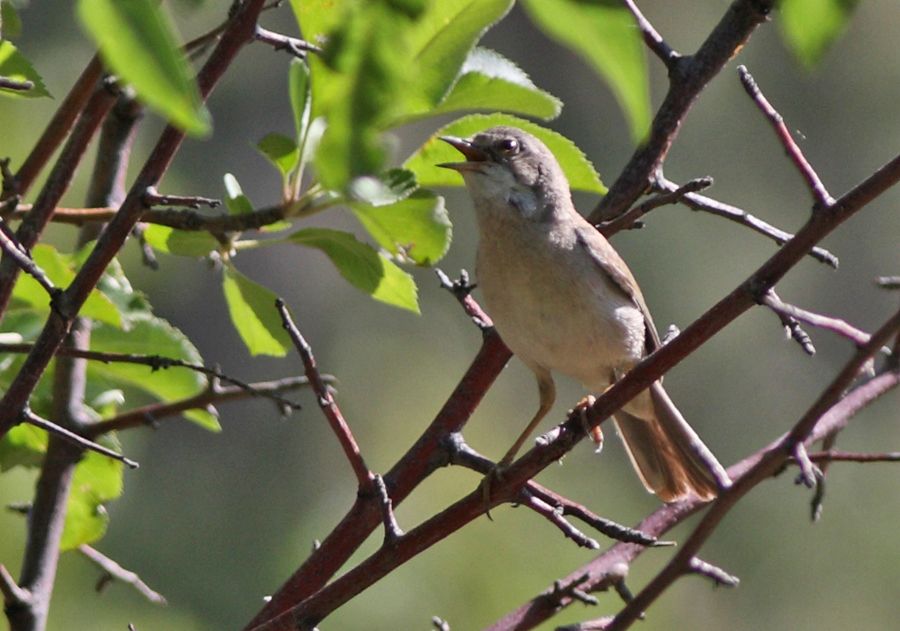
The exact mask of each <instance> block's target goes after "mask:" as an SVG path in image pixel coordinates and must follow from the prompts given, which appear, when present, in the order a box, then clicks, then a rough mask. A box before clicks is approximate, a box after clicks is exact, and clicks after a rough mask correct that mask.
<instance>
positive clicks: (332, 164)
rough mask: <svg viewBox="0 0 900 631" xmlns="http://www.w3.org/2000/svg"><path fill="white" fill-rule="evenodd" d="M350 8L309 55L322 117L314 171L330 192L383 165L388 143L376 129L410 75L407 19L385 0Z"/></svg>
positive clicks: (316, 110)
mask: <svg viewBox="0 0 900 631" xmlns="http://www.w3.org/2000/svg"><path fill="white" fill-rule="evenodd" d="M351 9H352V10H350V11H348V12H347V14H346V15H345V17H344V18H343V20H342V23H341V26H340V29H339V30H338V31H336V32H334V33H332V34H331V36H330V39H329V42H328V45H327V46H326V48H325V51H324V53H323V54H322V55H316V56H314V57H313V58H312V59H310V65H311V73H312V98H313V102H312V107H313V115H314V116H320V115H324V116H325V117H326V119H327V127H326V129H325V132H324V134H323V136H322V140H321V142H320V143H319V147H318V150H317V152H316V158H315V166H316V173H317V175H318V179H319V181H320V182H321V183H322V184H323V185H324V186H325V187H326V188H329V189H332V190H335V191H342V190H344V188H345V186H346V185H347V184H348V183H349V182H350V180H351V179H353V178H354V177H357V176H360V175H371V174H373V173H378V172H379V171H381V170H382V167H383V165H384V163H385V161H386V159H387V148H386V146H385V143H384V141H383V140H382V138H381V133H380V132H381V128H382V127H383V125H384V124H385V123H386V121H388V120H389V119H390V118H392V117H393V116H394V115H396V114H397V113H399V112H401V111H402V110H403V108H404V99H405V98H406V97H407V95H408V94H409V89H408V86H410V85H412V84H413V81H414V79H415V77H414V73H413V72H411V69H410V66H409V59H408V55H407V47H406V45H405V43H406V35H407V32H408V30H409V29H408V23H409V20H408V18H406V17H405V16H404V15H403V14H401V13H398V12H396V11H394V10H393V9H392V8H391V7H390V6H389V4H388V3H387V2H385V1H384V0H382V1H372V2H367V3H364V4H360V5H351Z"/></svg>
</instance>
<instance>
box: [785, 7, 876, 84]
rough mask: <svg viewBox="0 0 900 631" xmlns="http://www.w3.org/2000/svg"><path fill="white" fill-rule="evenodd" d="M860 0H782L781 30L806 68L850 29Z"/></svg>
mask: <svg viewBox="0 0 900 631" xmlns="http://www.w3.org/2000/svg"><path fill="white" fill-rule="evenodd" d="M857 4H859V2H858V0H782V2H781V4H780V5H779V9H780V10H781V20H780V24H781V33H782V37H783V38H784V39H785V41H787V43H788V45H789V46H790V48H791V51H792V52H793V53H794V55H795V56H796V57H797V59H798V60H799V61H800V63H802V64H803V65H804V66H805V67H806V68H807V69H810V68H812V67H814V66H815V65H816V64H818V63H819V62H820V61H821V60H822V57H823V56H824V55H825V53H826V52H827V51H828V48H829V47H830V46H831V45H832V44H833V43H834V42H835V40H837V38H838V37H840V35H841V33H843V32H844V30H845V29H846V28H847V24H848V23H849V22H850V16H851V15H852V14H853V11H854V10H855V9H856V5H857Z"/></svg>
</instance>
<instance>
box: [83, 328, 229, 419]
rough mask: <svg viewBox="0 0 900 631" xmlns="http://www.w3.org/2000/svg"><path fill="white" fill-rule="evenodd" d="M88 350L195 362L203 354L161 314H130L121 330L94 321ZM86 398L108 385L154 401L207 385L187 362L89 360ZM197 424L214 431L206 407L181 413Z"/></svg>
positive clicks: (185, 395)
mask: <svg viewBox="0 0 900 631" xmlns="http://www.w3.org/2000/svg"><path fill="white" fill-rule="evenodd" d="M91 350H96V351H106V352H116V353H133V354H138V355H159V356H161V357H171V358H174V359H181V360H184V361H186V362H190V363H194V364H202V363H203V360H202V358H201V357H200V354H199V353H198V352H197V349H196V348H195V347H194V345H193V344H192V343H191V341H190V340H189V339H188V338H187V337H186V336H185V335H184V333H182V332H181V331H179V330H178V329H176V328H175V327H173V326H172V325H171V324H169V323H168V322H166V321H165V320H164V319H162V318H158V317H155V316H139V315H138V316H135V317H134V318H133V320H132V323H131V329H130V330H128V331H120V330H117V329H113V328H112V327H109V326H106V325H102V324H100V325H95V326H94V329H93V332H92V334H91ZM87 370H88V386H89V393H88V397H87V398H88V399H89V400H90V399H93V398H94V397H96V396H97V395H99V393H101V392H103V391H105V390H110V389H113V388H121V389H122V390H124V391H125V392H126V395H128V394H129V393H134V392H140V393H143V394H144V395H146V396H149V397H152V398H153V399H156V400H159V401H177V400H180V399H185V398H188V397H191V396H193V395H195V394H197V393H199V392H201V391H202V390H203V389H204V388H205V387H206V378H205V377H204V376H203V375H201V374H199V373H197V372H196V371H194V370H189V369H187V368H167V369H163V370H156V371H154V370H152V369H151V368H150V367H148V366H142V365H137V364H125V363H121V362H111V363H109V364H104V363H101V362H89V363H88V368H87ZM184 416H185V418H188V419H190V420H192V421H194V422H196V423H198V424H199V425H201V426H202V427H205V428H206V429H209V430H212V431H219V429H220V427H219V423H218V421H217V420H216V417H215V416H214V415H213V414H211V413H210V412H208V411H205V410H190V411H189V412H187V413H185V414H184Z"/></svg>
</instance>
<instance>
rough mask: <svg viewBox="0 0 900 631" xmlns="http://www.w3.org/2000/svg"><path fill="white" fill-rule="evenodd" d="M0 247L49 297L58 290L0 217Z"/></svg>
mask: <svg viewBox="0 0 900 631" xmlns="http://www.w3.org/2000/svg"><path fill="white" fill-rule="evenodd" d="M0 249H2V250H3V253H4V254H6V255H7V256H9V257H10V258H12V260H13V261H15V263H16V265H18V266H19V268H20V269H21V270H22V271H23V272H25V273H26V274H28V275H29V276H31V277H32V278H34V280H36V281H37V283H38V284H39V285H40V286H41V287H43V288H44V290H45V291H46V292H47V293H48V294H49V295H50V297H51V298H52V297H53V296H55V295H56V294H57V293H58V292H59V291H60V290H59V289H57V287H56V286H55V285H54V284H53V281H51V280H50V278H49V277H48V276H47V273H46V272H44V270H42V269H41V267H40V266H39V265H38V264H37V263H35V262H34V259H32V258H31V257H30V256H29V255H28V252H27V251H26V250H25V248H23V247H22V245H21V244H20V243H19V242H18V241H17V240H16V237H15V235H13V234H12V233H11V232H10V231H9V229H8V228H7V226H6V223H5V222H3V220H2V219H0Z"/></svg>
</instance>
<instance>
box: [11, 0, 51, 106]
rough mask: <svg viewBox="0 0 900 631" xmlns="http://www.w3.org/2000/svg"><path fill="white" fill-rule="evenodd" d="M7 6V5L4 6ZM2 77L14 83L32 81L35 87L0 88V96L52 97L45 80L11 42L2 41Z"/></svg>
mask: <svg viewBox="0 0 900 631" xmlns="http://www.w3.org/2000/svg"><path fill="white" fill-rule="evenodd" d="M3 6H4V7H5V6H6V3H4V4H3ZM0 77H5V78H7V79H10V80H12V81H19V82H23V81H31V83H33V84H34V86H33V87H32V88H31V89H30V90H12V89H8V88H0V94H2V95H4V96H21V97H26V98H35V97H39V96H50V93H49V92H48V91H47V86H45V85H44V80H43V79H41V75H39V74H38V73H37V71H36V70H35V69H34V67H33V66H32V65H31V62H30V61H28V60H27V59H26V58H25V57H24V56H23V55H22V54H21V53H20V52H19V51H18V50H16V47H15V46H14V45H13V43H12V42H9V41H0Z"/></svg>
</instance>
